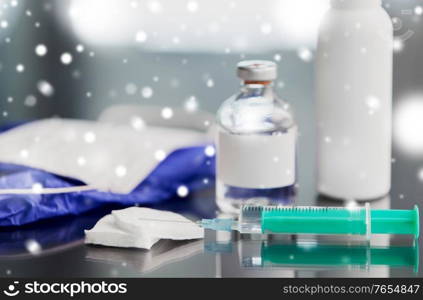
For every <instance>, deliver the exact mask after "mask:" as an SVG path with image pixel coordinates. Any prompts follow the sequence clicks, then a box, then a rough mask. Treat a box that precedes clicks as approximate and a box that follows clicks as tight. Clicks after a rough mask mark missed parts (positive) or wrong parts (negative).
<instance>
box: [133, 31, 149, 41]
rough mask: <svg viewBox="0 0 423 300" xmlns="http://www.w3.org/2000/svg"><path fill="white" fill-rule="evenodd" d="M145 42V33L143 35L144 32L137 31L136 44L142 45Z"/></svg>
mask: <svg viewBox="0 0 423 300" xmlns="http://www.w3.org/2000/svg"><path fill="white" fill-rule="evenodd" d="M146 40H147V33H145V31H142V30H141V31H138V32H137V33H136V34H135V41H136V42H137V43H144V42H145V41H146Z"/></svg>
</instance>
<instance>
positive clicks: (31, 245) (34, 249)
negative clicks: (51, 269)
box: [25, 239, 41, 255]
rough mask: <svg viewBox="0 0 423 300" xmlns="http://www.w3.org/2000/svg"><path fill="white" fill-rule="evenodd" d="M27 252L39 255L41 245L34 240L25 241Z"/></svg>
mask: <svg viewBox="0 0 423 300" xmlns="http://www.w3.org/2000/svg"><path fill="white" fill-rule="evenodd" d="M25 248H26V250H27V251H28V252H29V253H31V254H34V255H37V254H39V253H40V252H41V245H40V244H39V243H38V242H37V241H36V240H34V239H29V240H26V241H25Z"/></svg>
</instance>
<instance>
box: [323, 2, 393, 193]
mask: <svg viewBox="0 0 423 300" xmlns="http://www.w3.org/2000/svg"><path fill="white" fill-rule="evenodd" d="M392 44H393V28H392V22H391V19H390V18H389V16H388V14H387V13H386V12H385V10H384V9H383V8H382V7H381V0H331V9H330V10H329V11H328V12H327V13H326V15H325V16H324V18H323V21H322V24H321V26H320V29H319V38H318V46H317V54H316V74H315V76H316V77H315V82H316V86H315V88H316V111H317V152H318V153H317V168H318V169H317V176H318V179H317V181H318V182H317V186H318V191H319V192H320V193H321V194H324V195H327V196H330V197H334V198H341V199H355V200H369V199H373V198H378V197H381V196H383V195H386V194H387V193H388V192H389V190H390V184H391V183H390V182H391V126H392V125H391V123H392V122H391V111H392V53H393V49H392Z"/></svg>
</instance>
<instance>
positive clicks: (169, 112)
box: [161, 107, 173, 119]
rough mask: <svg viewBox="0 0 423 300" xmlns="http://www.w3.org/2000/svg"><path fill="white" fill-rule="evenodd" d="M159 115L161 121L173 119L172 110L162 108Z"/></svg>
mask: <svg viewBox="0 0 423 300" xmlns="http://www.w3.org/2000/svg"><path fill="white" fill-rule="evenodd" d="M161 115H162V118H163V119H170V118H172V117H173V110H172V109H171V108H170V107H164V108H163V109H162V113H161Z"/></svg>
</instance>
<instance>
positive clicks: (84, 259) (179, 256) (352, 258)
mask: <svg viewBox="0 0 423 300" xmlns="http://www.w3.org/2000/svg"><path fill="white" fill-rule="evenodd" d="M302 195H304V193H299V195H298V197H301V196H302ZM415 199H416V198H413V197H412V196H410V194H409V195H407V197H405V196H404V195H402V194H401V195H400V196H398V195H395V191H394V190H393V191H392V193H391V195H390V196H386V197H384V198H382V199H378V200H374V201H372V202H371V206H372V207H373V208H389V207H392V208H412V206H413V205H414V204H415V203H416V201H415ZM296 202H297V203H298V204H310V205H323V206H338V205H342V204H345V203H343V202H340V201H335V200H330V199H327V198H324V197H322V196H314V197H309V198H307V199H304V198H298V199H297V200H296ZM168 203H169V204H165V205H162V206H161V207H157V208H160V209H169V210H173V211H177V212H180V213H183V214H185V215H187V216H188V217H190V218H198V217H211V216H213V215H214V214H215V205H214V193H213V189H212V188H210V189H208V190H205V191H203V192H201V193H197V194H194V195H192V196H191V197H189V198H187V199H184V200H183V201H181V200H179V201H178V200H175V201H172V200H171V201H169V202H168ZM399 204H400V205H399ZM359 205H360V204H359ZM115 208H117V207H106V208H104V209H102V210H100V211H94V212H91V213H88V214H85V215H82V216H79V217H67V218H62V219H58V220H49V221H45V222H42V223H38V224H33V225H30V226H26V227H22V228H15V229H10V228H9V229H6V230H5V229H3V230H1V231H0V237H1V240H2V243H1V246H0V251H1V253H0V276H2V277H28V276H35V277H38V276H40V277H80V276H81V277H350V276H351V277H403V276H406V277H410V276H422V275H423V272H422V268H421V267H420V266H419V257H421V252H420V250H419V245H420V246H421V240H422V239H420V240H419V241H417V242H416V241H414V240H413V238H412V237H409V236H374V237H372V240H371V243H370V245H368V244H366V243H364V242H363V240H362V239H359V238H357V237H345V236H343V237H341V236H332V237H328V236H326V237H324V236H319V237H316V236H315V237H312V236H250V235H242V236H240V235H239V234H237V233H234V232H233V233H229V232H214V231H208V230H207V231H206V234H205V239H204V240H194V241H170V240H161V241H159V242H158V243H157V244H155V245H154V246H153V248H152V249H151V250H142V249H124V248H112V247H102V246H93V245H85V244H84V232H83V230H84V229H88V228H91V227H92V226H93V225H94V224H95V222H96V221H97V220H98V219H99V218H100V217H101V216H103V215H105V214H107V213H109V212H110V210H112V209H115ZM28 240H36V241H37V242H38V243H39V245H40V246H41V251H37V252H36V253H35V254H31V253H30V252H28V250H27V249H28V246H25V243H26V242H28Z"/></svg>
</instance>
